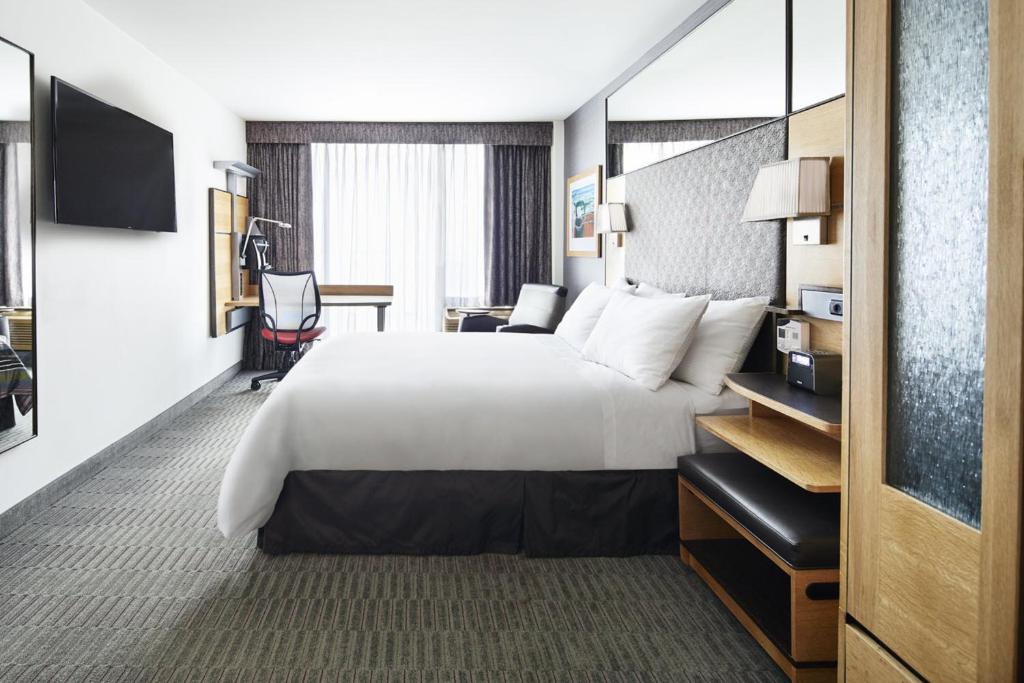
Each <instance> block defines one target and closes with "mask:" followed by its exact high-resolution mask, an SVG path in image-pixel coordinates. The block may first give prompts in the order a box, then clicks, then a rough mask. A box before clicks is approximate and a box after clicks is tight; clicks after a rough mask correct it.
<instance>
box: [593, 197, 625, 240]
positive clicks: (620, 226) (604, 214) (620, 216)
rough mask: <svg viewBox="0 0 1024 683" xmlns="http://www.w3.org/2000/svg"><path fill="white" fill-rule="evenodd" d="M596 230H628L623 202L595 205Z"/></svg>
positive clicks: (607, 231)
mask: <svg viewBox="0 0 1024 683" xmlns="http://www.w3.org/2000/svg"><path fill="white" fill-rule="evenodd" d="M597 232H604V233H609V232H629V224H628V223H627V222H626V205H625V204H616V203H608V204H600V205H598V207H597Z"/></svg>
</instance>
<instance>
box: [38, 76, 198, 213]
mask: <svg viewBox="0 0 1024 683" xmlns="http://www.w3.org/2000/svg"><path fill="white" fill-rule="evenodd" d="M50 93H51V110H52V116H53V197H54V212H55V215H56V221H57V222H58V223H70V224H73V225H98V226H104V227H111V228H131V229H134V230H153V231H158V232H176V231H177V229H178V225H177V218H176V216H175V210H174V136H173V135H171V133H169V132H168V131H166V130H164V129H163V128H159V127H158V126H154V125H153V124H152V123H149V122H148V121H144V120H143V119H140V118H139V117H138V116H135V115H134V114H129V113H128V112H126V111H124V110H122V109H118V108H117V107H114V106H111V105H109V104H107V103H105V102H101V101H100V100H98V99H96V98H95V97H93V96H91V95H89V94H88V93H86V92H84V91H82V90H79V89H78V88H76V87H74V86H73V85H70V84H69V83H65V82H64V81H62V80H60V79H59V78H53V79H52V81H51V89H50Z"/></svg>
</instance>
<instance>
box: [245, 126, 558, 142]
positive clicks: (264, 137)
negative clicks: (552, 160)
mask: <svg viewBox="0 0 1024 683" xmlns="http://www.w3.org/2000/svg"><path fill="white" fill-rule="evenodd" d="M552 131H553V127H552V125H551V122H550V121H543V122H522V123H387V122H370V123H365V122H359V121H248V122H246V124H245V139H246V141H247V142H249V143H270V142H288V143H303V144H308V143H314V142H325V143H334V144H341V143H353V142H354V143H361V144H369V145H384V144H400V145H539V146H542V147H550V146H551V139H552Z"/></svg>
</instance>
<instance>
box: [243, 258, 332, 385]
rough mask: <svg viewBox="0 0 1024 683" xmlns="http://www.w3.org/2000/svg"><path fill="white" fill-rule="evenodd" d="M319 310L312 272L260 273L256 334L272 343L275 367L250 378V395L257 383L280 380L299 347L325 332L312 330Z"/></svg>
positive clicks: (289, 368)
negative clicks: (258, 323) (258, 313)
mask: <svg viewBox="0 0 1024 683" xmlns="http://www.w3.org/2000/svg"><path fill="white" fill-rule="evenodd" d="M320 310H321V309H320V290H319V289H318V288H317V286H316V276H315V275H313V273H312V271H304V272H300V273H272V272H268V271H265V270H264V271H260V334H261V335H262V337H263V338H264V339H266V340H267V341H271V342H274V354H275V356H274V360H275V363H274V372H270V373H267V374H265V375H260V376H259V377H255V378H253V380H252V383H251V384H250V385H249V387H250V388H251V389H252V390H253V391H256V390H257V389H259V388H260V382H269V381H279V380H282V379H284V376H285V375H287V374H288V371H289V370H291V369H292V367H293V366H294V365H295V363H297V362H298V360H299V358H301V357H302V347H303V345H305V344H308V343H310V342H312V341H313V340H314V339H317V338H318V337H319V336H320V335H322V334H323V333H324V332H325V331H326V330H327V328H326V327H317V326H316V324H317V322H319V320H320Z"/></svg>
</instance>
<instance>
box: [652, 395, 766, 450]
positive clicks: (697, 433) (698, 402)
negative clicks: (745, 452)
mask: <svg viewBox="0 0 1024 683" xmlns="http://www.w3.org/2000/svg"><path fill="white" fill-rule="evenodd" d="M669 381H672V380H669ZM676 383H677V384H681V385H682V386H684V387H686V390H687V393H689V394H690V398H691V400H692V401H693V405H694V408H695V410H696V413H697V415H741V414H746V412H747V411H748V410H749V408H750V401H748V400H747V399H745V398H743V397H742V396H740V395H739V394H737V393H736V392H735V391H733V390H732V389H730V388H729V387H725V388H724V389H722V393H720V394H717V395H716V394H711V393H708V392H707V391H705V390H703V389H700V388H698V387H695V386H694V385H692V384H687V383H685V382H676ZM694 441H695V442H696V444H697V446H696V449H695V452H696V453H731V452H733V451H735V450H736V449H735V448H734V447H732V446H730V445H729V444H727V443H726V442H724V441H722V440H721V439H719V438H718V437H717V436H715V435H714V434H712V433H711V432H709V431H707V430H705V429H700V428H695V429H694Z"/></svg>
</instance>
